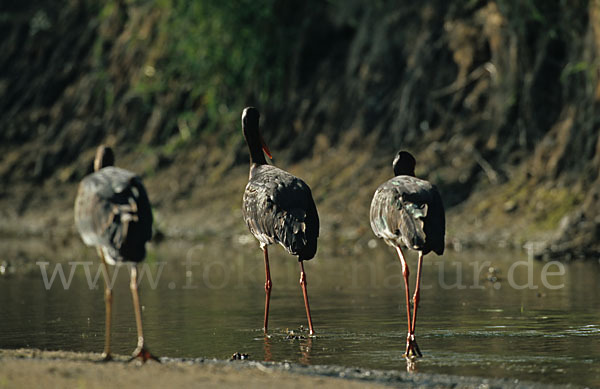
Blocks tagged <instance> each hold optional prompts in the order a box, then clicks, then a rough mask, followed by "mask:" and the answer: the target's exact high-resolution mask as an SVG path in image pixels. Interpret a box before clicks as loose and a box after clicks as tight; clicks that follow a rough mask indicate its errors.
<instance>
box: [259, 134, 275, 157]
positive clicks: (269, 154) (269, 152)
mask: <svg viewBox="0 0 600 389" xmlns="http://www.w3.org/2000/svg"><path fill="white" fill-rule="evenodd" d="M258 136H259V138H260V144H261V145H262V149H263V151H264V152H265V154H267V157H269V159H273V156H272V155H271V150H269V147H268V146H267V144H266V143H265V140H264V139H263V137H262V135H260V134H259V135H258Z"/></svg>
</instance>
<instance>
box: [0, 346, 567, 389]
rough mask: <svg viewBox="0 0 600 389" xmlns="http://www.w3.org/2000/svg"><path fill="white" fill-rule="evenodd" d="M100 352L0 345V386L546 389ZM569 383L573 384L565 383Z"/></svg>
mask: <svg viewBox="0 0 600 389" xmlns="http://www.w3.org/2000/svg"><path fill="white" fill-rule="evenodd" d="M99 359H100V354H95V353H74V352H68V351H41V350H35V349H19V350H0V364H1V365H2V369H0V384H1V385H2V386H3V387H33V386H38V385H40V384H43V386H45V387H75V386H76V387H85V388H106V387H111V386H114V385H119V386H131V387H144V388H163V387H165V386H168V387H187V386H194V387H215V386H216V385H218V386H220V387H234V386H241V385H243V386H244V387H246V388H264V387H269V386H271V385H275V384H276V385H278V386H280V387H298V388H306V387H317V388H334V387H335V388H340V387H341V388H366V387H372V388H377V387H385V386H393V387H398V388H414V387H420V388H481V387H494V388H548V387H549V386H548V385H547V384H536V383H531V382H520V381H519V380H509V379H487V378H478V377H460V376H450V375H434V374H420V373H407V372H401V371H378V370H367V369H358V368H357V369H353V368H343V367H336V366H302V365H298V364H290V363H267V362H260V361H225V360H216V359H210V360H209V359H203V358H196V359H171V358H162V359H161V362H162V363H161V364H157V363H153V362H149V363H146V364H144V365H140V364H139V363H138V362H132V363H127V362H126V361H127V358H126V357H124V356H119V357H117V358H116V360H117V361H116V362H111V363H97V362H96V361H98V360H99ZM567 387H574V386H567Z"/></svg>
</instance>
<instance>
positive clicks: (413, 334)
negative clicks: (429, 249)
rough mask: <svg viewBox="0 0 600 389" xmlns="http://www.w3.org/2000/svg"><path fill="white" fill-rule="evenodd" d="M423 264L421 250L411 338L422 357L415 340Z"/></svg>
mask: <svg viewBox="0 0 600 389" xmlns="http://www.w3.org/2000/svg"><path fill="white" fill-rule="evenodd" d="M422 266H423V252H422V251H419V262H418V264H417V283H416V284H415V294H414V295H413V305H414V306H413V309H414V310H413V317H412V333H411V335H412V336H411V340H412V342H413V344H414V346H415V348H414V351H416V354H417V355H418V356H419V357H422V356H423V354H421V350H419V346H418V345H417V342H416V341H415V328H416V326H417V309H418V308H419V300H420V299H421V268H422Z"/></svg>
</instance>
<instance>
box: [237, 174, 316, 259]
mask: <svg viewBox="0 0 600 389" xmlns="http://www.w3.org/2000/svg"><path fill="white" fill-rule="evenodd" d="M242 212H243V215H244V220H245V221H246V224H247V225H248V228H249V229H250V232H252V234H253V235H254V236H255V237H256V239H258V240H259V241H260V243H261V246H265V245H268V244H273V243H279V244H281V245H282V246H283V247H284V248H285V249H286V250H287V251H288V252H289V253H290V254H293V255H297V256H298V259H299V260H309V259H311V258H313V257H314V256H315V254H316V252H317V237H318V236H319V216H318V214H317V208H316V206H315V203H314V201H313V198H312V193H311V190H310V188H309V187H308V185H306V183H304V181H302V180H301V179H299V178H297V177H295V176H293V175H291V174H290V173H288V172H286V171H284V170H282V169H279V168H277V167H275V166H272V165H253V167H252V169H251V173H250V180H249V181H248V185H247V186H246V190H245V192H244V198H243V207H242Z"/></svg>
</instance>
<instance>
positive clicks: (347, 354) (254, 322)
mask: <svg viewBox="0 0 600 389" xmlns="http://www.w3.org/2000/svg"><path fill="white" fill-rule="evenodd" d="M375 243H377V244H376V245H375ZM369 245H370V246H371V248H369ZM346 251H347V252H342V251H340V250H334V249H333V248H331V249H327V248H324V249H320V252H319V253H318V254H317V257H316V259H315V260H312V261H309V262H307V263H306V264H305V270H306V274H307V278H308V293H309V298H310V304H311V309H312V315H313V321H314V325H315V330H316V332H317V336H316V337H314V338H310V337H307V334H306V331H305V330H302V329H301V326H306V314H305V310H304V304H303V299H302V292H301V289H300V286H299V284H298V280H299V266H298V264H297V261H295V260H294V259H293V258H292V257H290V256H289V255H287V254H286V253H285V252H284V251H283V249H281V248H279V247H273V248H271V249H270V254H271V255H270V263H271V275H272V280H273V291H272V294H271V313H270V320H269V333H270V336H269V337H268V338H265V337H264V336H263V334H262V329H261V327H262V320H263V309H264V264H263V260H262V254H261V252H260V251H259V250H258V249H257V247H256V244H255V242H254V241H253V240H251V239H248V237H247V236H240V237H233V238H227V239H225V240H217V239H214V240H211V241H207V242H205V243H203V244H191V243H188V242H181V241H180V242H169V243H163V244H161V245H158V246H152V247H150V250H149V258H148V261H147V262H148V263H147V265H145V267H144V268H143V269H142V270H141V272H145V273H144V274H143V275H142V276H141V278H142V281H141V292H140V293H141V299H142V303H143V305H144V313H143V315H144V329H145V336H146V339H147V342H148V346H149V347H150V349H151V350H152V352H153V353H154V354H156V355H159V356H171V357H198V356H203V357H211V358H212V357H215V358H221V359H223V358H229V357H230V356H231V355H232V354H233V353H234V352H241V353H248V354H249V355H250V358H251V359H253V360H271V361H290V362H298V363H304V364H333V365H342V366H357V367H364V368H376V369H400V370H403V369H405V368H406V362H405V361H404V359H403V358H402V353H403V347H404V343H405V337H406V310H405V307H404V303H403V302H404V298H405V297H404V287H403V281H402V275H401V269H400V265H399V261H398V259H397V257H396V254H395V252H394V250H392V249H391V248H389V247H386V246H385V245H383V244H382V242H379V241H378V242H375V241H368V242H367V241H365V242H364V244H356V245H355V246H354V247H351V248H350V249H348V250H346ZM48 252H49V253H50V254H48V255H50V256H51V255H57V254H51V253H53V251H51V250H49V251H48ZM57 256H58V255H57ZM46 257H47V256H46ZM46 257H44V258H45V259H41V261H45V262H48V263H47V264H43V263H40V264H34V263H31V264H30V265H29V266H18V265H15V266H13V268H12V269H11V268H9V269H8V270H7V271H5V274H4V275H2V276H0V317H1V318H2V320H0V347H3V348H17V347H33V348H42V349H63V350H73V351H98V352H101V351H102V348H103V344H104V302H103V293H102V289H103V283H102V278H99V279H98V280H97V287H98V288H97V289H96V288H94V285H93V281H94V277H95V275H96V272H97V271H98V269H99V266H98V264H99V261H98V259H97V258H96V256H95V252H94V250H92V249H83V248H82V249H81V251H77V252H76V254H75V255H74V256H73V257H74V258H76V259H73V258H71V259H67V260H65V259H62V260H61V261H59V260H57V259H56V258H46ZM74 261H78V262H77V263H76V262H74ZM515 261H518V265H516V266H515V265H513V264H514V263H515ZM9 263H10V261H9ZM13 263H18V261H17V262H14V261H13ZM57 266H58V267H60V268H61V269H62V270H63V271H64V273H65V280H66V281H67V283H68V280H69V275H70V272H71V270H73V278H72V280H71V283H70V284H69V285H68V287H66V288H65V286H66V285H65V282H63V280H61V278H60V276H59V275H57V276H56V277H55V278H54V280H53V281H52V282H51V280H52V274H53V272H54V271H56V269H57ZM409 266H410V269H411V273H412V274H411V288H413V287H414V286H413V285H414V276H415V275H416V256H415V255H414V254H409ZM511 266H513V267H512V269H511ZM490 267H492V268H493V269H490ZM86 269H87V273H89V274H87V275H86ZM117 269H118V271H117V275H116V278H115V287H114V291H115V292H114V293H115V294H114V301H115V303H114V316H113V336H112V344H113V351H114V352H116V353H120V354H128V353H130V352H131V351H133V349H134V348H135V342H136V330H135V319H134V314H133V310H132V303H131V295H130V293H129V287H128V274H127V273H128V272H127V270H128V269H127V267H125V266H121V267H118V268H117ZM44 270H45V271H46V273H47V280H46V282H45V281H44V277H43V271H44ZM490 270H492V271H491V272H490ZM1 272H2V268H0V273H1ZM57 274H58V273H57ZM149 275H151V277H149ZM88 278H89V280H88ZM599 280H600V266H598V263H597V261H588V262H575V263H572V264H565V265H561V264H557V263H552V264H545V263H541V262H537V261H533V260H528V257H527V254H526V252H515V251H502V250H499V251H496V252H492V251H486V252H482V251H463V252H452V251H448V252H447V253H446V255H444V256H443V257H437V256H435V255H434V254H431V255H428V256H426V257H425V266H424V268H423V281H422V282H423V288H422V291H421V303H420V305H419V312H418V322H417V332H416V334H417V340H418V342H419V346H420V348H421V351H422V352H423V354H424V357H423V358H422V359H419V360H418V361H417V363H416V368H415V370H416V371H417V372H427V373H446V374H455V375H475V376H483V377H505V378H514V379H519V380H534V381H542V382H552V383H574V384H580V385H591V386H600V310H599V307H600V287H599ZM291 331H293V333H294V334H295V335H299V339H288V335H289V334H290V333H291Z"/></svg>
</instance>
